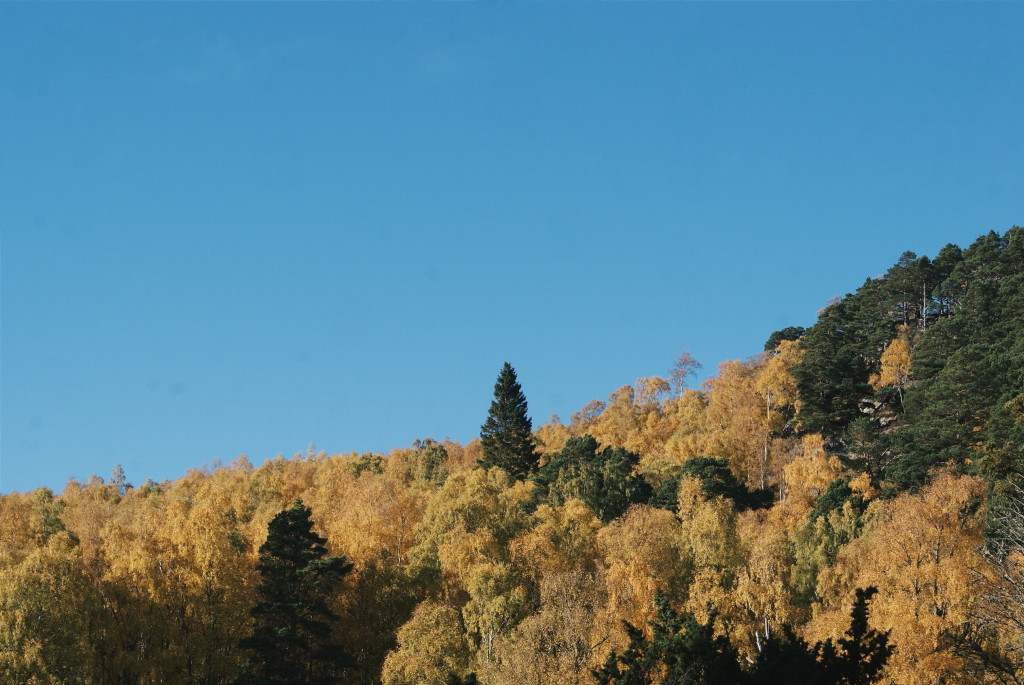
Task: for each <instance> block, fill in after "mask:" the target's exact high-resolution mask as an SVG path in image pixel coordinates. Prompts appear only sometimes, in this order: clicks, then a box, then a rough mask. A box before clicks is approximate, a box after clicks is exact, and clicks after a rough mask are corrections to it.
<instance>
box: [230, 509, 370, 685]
mask: <svg viewBox="0 0 1024 685" xmlns="http://www.w3.org/2000/svg"><path fill="white" fill-rule="evenodd" d="M310 514H311V510H310V508H309V507H307V506H305V505H303V504H302V500H296V501H295V504H294V505H292V507H290V508H289V509H285V510H284V511H282V512H281V513H279V514H278V515H277V516H275V517H274V519H273V520H272V521H271V522H270V525H269V526H268V534H267V541H266V542H264V543H263V545H262V546H261V547H260V560H259V563H258V564H256V570H257V571H258V572H259V574H260V584H259V588H258V593H259V598H260V599H259V601H258V602H257V603H256V606H255V607H253V609H252V611H251V612H250V613H251V614H252V617H253V619H254V620H255V624H256V625H255V627H254V629H253V632H252V635H250V636H249V637H246V638H243V639H242V640H241V641H239V643H238V644H239V647H241V648H242V649H245V650H249V651H250V652H251V656H250V658H249V659H248V661H246V663H245V666H244V667H243V672H242V675H241V676H240V677H239V679H238V681H237V683H238V685H257V684H259V685H328V684H329V683H338V682H341V677H340V673H341V671H342V669H344V668H345V667H346V666H349V665H351V660H350V657H349V656H348V655H347V654H346V653H345V652H344V651H343V650H342V648H341V647H340V646H339V645H338V644H337V643H336V642H334V641H333V639H332V637H331V623H332V622H334V621H335V620H336V619H337V616H335V614H334V613H333V612H332V611H331V610H330V608H329V607H328V606H327V598H328V597H329V596H330V593H331V591H332V589H333V588H334V586H335V585H336V583H337V581H339V580H340V579H341V578H342V577H343V576H344V575H345V574H347V573H348V572H349V571H351V570H352V564H350V563H349V562H348V561H347V560H346V559H345V557H331V556H327V548H326V547H325V546H324V543H326V542H327V540H326V539H325V538H322V537H320V536H319V535H317V534H316V533H314V532H313V521H312V519H311V518H310Z"/></svg>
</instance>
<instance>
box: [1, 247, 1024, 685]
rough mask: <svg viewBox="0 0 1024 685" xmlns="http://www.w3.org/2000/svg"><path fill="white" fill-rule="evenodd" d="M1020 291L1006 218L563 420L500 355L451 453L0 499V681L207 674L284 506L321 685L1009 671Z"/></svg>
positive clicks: (257, 580) (241, 651) (227, 644)
mask: <svg viewBox="0 0 1024 685" xmlns="http://www.w3.org/2000/svg"><path fill="white" fill-rule="evenodd" d="M1022 285H1024V229H1020V228H1013V229H1011V230H1010V231H1008V232H1007V233H1006V234H1005V235H997V234H995V233H990V234H988V235H986V236H982V237H981V238H979V239H978V240H977V241H976V242H975V243H974V244H973V245H971V246H970V247H969V248H967V249H965V250H960V249H959V248H957V247H955V246H952V245H950V246H947V247H946V248H944V249H943V250H942V251H941V252H940V253H939V255H937V256H936V257H935V259H934V260H930V259H929V258H927V257H921V258H918V257H917V256H916V255H913V254H911V253H905V254H904V255H903V256H902V257H901V258H900V259H899V261H898V262H897V264H896V265H894V266H893V267H892V269H890V270H889V271H888V272H887V273H886V274H884V275H883V276H881V277H878V278H874V279H869V280H868V281H867V282H865V284H864V285H863V286H862V287H861V288H860V289H858V290H857V291H856V292H855V293H852V294H849V295H847V296H846V297H844V298H841V299H839V300H837V301H836V302H834V303H832V304H830V305H829V306H828V307H826V308H825V309H824V310H822V312H821V313H820V315H819V319H818V322H817V323H816V324H815V325H814V326H813V327H811V328H810V329H808V330H806V331H805V330H803V329H799V328H790V329H784V330H782V331H778V332H776V333H775V334H773V335H772V336H771V337H770V338H769V340H768V343H767V344H766V345H765V351H764V353H763V354H758V355H756V356H754V357H751V358H750V359H747V360H744V361H732V362H726V363H724V364H722V365H721V366H720V367H719V369H718V373H717V375H715V376H714V377H713V378H711V379H710V380H708V381H707V382H706V383H704V384H703V385H702V386H701V387H699V388H690V387H687V381H688V379H689V376H690V375H691V374H692V372H693V371H694V370H695V368H696V366H697V363H696V361H695V360H693V359H692V358H691V357H690V356H689V355H688V354H685V353H684V355H683V356H681V357H680V359H679V361H678V362H677V364H676V366H675V367H674V368H673V370H672V372H671V373H670V374H669V377H668V378H658V377H654V378H643V379H639V380H638V381H637V382H636V383H635V384H633V385H629V386H624V387H622V388H620V389H619V390H617V391H615V392H614V393H613V394H612V395H611V396H610V397H609V398H608V400H606V401H603V402H600V401H595V402H592V403H590V404H588V405H587V406H585V407H583V408H582V409H581V410H580V411H579V412H577V413H576V414H574V415H573V416H572V417H571V420H570V421H568V423H563V422H561V421H559V420H558V419H557V417H552V419H551V420H550V421H548V422H547V423H545V424H544V425H543V426H541V427H540V428H538V429H537V430H533V427H532V425H531V424H530V423H529V419H528V418H527V406H526V398H525V395H524V394H523V392H522V388H521V387H520V385H519V383H518V379H517V378H516V376H515V372H514V371H513V370H512V368H511V367H510V366H508V365H506V367H505V368H504V369H503V370H502V372H501V374H500V375H499V378H498V383H497V384H496V386H495V402H494V403H493V404H492V406H491V409H490V412H489V413H488V415H487V421H486V423H485V424H484V427H483V430H482V434H481V440H474V441H472V442H470V443H469V444H467V445H460V444H458V443H454V442H450V441H446V442H443V443H438V442H435V441H433V440H424V441H417V442H416V443H415V444H414V445H413V446H411V447H410V448H407V449H398V450H394V451H392V453H391V454H388V455H379V454H363V455H356V454H350V455H327V454H323V453H315V452H313V451H312V450H311V451H310V452H308V453H307V454H303V455H297V456H296V457H295V458H293V459H281V458H278V459H274V460H269V461H267V462H265V463H264V464H263V465H262V466H261V467H259V468H254V467H253V466H252V465H251V464H250V463H249V462H248V461H247V460H245V459H244V458H240V459H239V460H237V461H235V462H234V463H232V464H230V465H228V466H226V467H220V468H216V469H209V470H197V471H193V472H191V473H189V474H188V475H187V476H185V477H184V478H181V479H178V480H176V481H172V482H164V483H159V484H155V483H150V482H147V483H146V484H144V485H141V486H138V487H133V486H131V485H129V484H128V483H126V482H125V481H124V477H123V475H122V474H120V473H119V472H118V473H115V475H114V476H113V477H112V478H110V479H106V480H104V479H101V478H93V479H91V480H90V481H89V482H87V483H80V482H76V481H72V482H70V483H69V484H68V485H67V487H66V488H65V489H64V490H63V492H61V493H59V494H55V493H52V492H50V491H48V490H46V489H40V490H37V491H35V492H31V493H21V494H18V493H15V494H10V495H5V496H3V497H0V681H2V682H11V683H83V684H84V683H90V684H91V683H96V684H103V685H107V684H110V685H114V684H118V685H120V684H125V683H204V684H211V685H212V684H227V683H233V682H236V680H237V679H238V678H239V677H240V676H242V675H243V673H244V672H245V669H246V668H251V664H252V663H253V653H254V651H253V644H255V643H253V642H252V639H253V637H254V635H257V634H258V632H259V630H260V629H261V628H260V627H261V625H264V624H262V623H261V621H263V620H264V619H265V616H266V611H264V613H263V616H264V618H261V614H260V613H259V611H257V612H256V613H255V614H254V612H253V610H254V607H258V606H261V602H262V603H265V602H267V601H268V600H267V597H266V596H265V594H266V592H267V590H266V589H265V587H266V583H267V579H266V577H265V573H264V572H263V571H261V568H264V567H266V564H268V563H270V562H268V561H267V560H266V559H265V558H263V555H261V547H262V548H263V549H264V553H263V554H265V553H266V552H265V550H266V545H267V542H268V526H269V525H270V524H271V522H272V521H274V520H275V517H277V516H278V515H279V514H280V513H282V512H284V511H289V510H293V509H294V507H295V503H296V500H298V499H301V500H302V502H303V503H304V504H305V505H306V506H308V507H309V508H310V511H311V516H312V521H313V523H314V527H315V530H316V532H317V534H318V535H320V536H322V537H323V538H324V539H326V543H325V545H326V547H325V553H327V552H329V554H330V555H334V557H344V559H345V560H347V562H346V563H351V564H352V567H351V570H348V568H347V566H346V567H345V569H346V572H345V573H344V577H343V578H342V577H339V582H338V583H336V588H335V589H332V590H330V592H328V593H326V594H325V596H324V597H323V598H322V599H323V601H324V606H323V609H324V611H325V612H324V613H321V614H318V615H319V616H321V617H327V618H324V621H325V622H326V623H329V624H332V635H331V638H330V644H332V645H333V644H336V645H339V646H340V647H339V650H343V652H344V654H345V656H347V657H348V658H349V659H350V661H348V662H347V663H342V661H341V660H340V659H339V660H338V661H337V667H338V668H339V669H341V668H342V667H343V670H339V671H338V673H339V674H342V675H341V676H340V677H341V678H342V681H341V682H348V683H385V684H388V685H398V684H402V683H409V684H412V683H442V684H444V683H460V682H461V683H470V682H479V683H485V684H491V683H493V684H495V685H497V684H504V683H538V684H546V683H597V682H601V683H634V682H635V683H648V682H649V683H656V682H692V683H702V682H708V683H712V682H737V683H739V682H751V683H752V682H772V681H771V677H773V676H771V675H770V674H771V673H783V672H784V673H789V674H793V673H803V674H806V679H805V681H806V682H817V683H822V684H824V683H853V682H864V683H868V682H878V683H899V684H900V685H917V684H920V685H926V684H927V685H931V684H933V683H941V682H949V683H953V682H956V683H1020V682H1024V655H1022V654H1021V653H1020V650H1019V645H1020V644H1021V643H1022V640H1024V594H1021V593H1020V592H1019V589H1020V588H1021V587H1024V582H1022V581H1024V532H1022V531H1024V508H1022V507H1021V502H1022V501H1024V496H1022V494H1021V493H1022V491H1021V490H1020V483H1019V480H1020V477H1021V471H1022V468H1024V451H1022V445H1024V442H1022V438H1024V434H1022V431H1024V377H1022V374H1024V363H1022V362H1024V328H1022V325H1024V321H1022V312H1024V308H1022V305H1024V290H1022ZM481 413H482V414H483V412H481ZM314 537H315V536H314ZM311 539H312V538H311ZM332 558H333V557H332ZM261 559H262V561H261ZM332 563H336V564H337V565H339V568H340V567H341V566H340V565H341V564H342V562H340V561H338V562H332ZM261 564H262V566H261ZM325 587H326V586H325ZM261 588H264V589H261ZM869 588H874V590H871V591H869V590H868V589H869ZM869 598H870V603H869V602H868V599H869ZM263 606H266V605H265V604H263ZM851 608H852V612H851ZM331 615H333V616H335V617H336V618H335V619H330V620H329V617H330V616H331ZM325 644H326V643H325ZM329 661H330V659H327V660H326V661H325V662H324V663H327V662H329ZM247 663H248V664H250V666H249V667H247V666H246V664H247ZM698 666H700V667H699V668H698ZM324 668H327V667H326V666H325V667H324ZM780 668H781V670H778V669H780ZM674 669H675V670H674ZM701 669H704V670H701ZM708 669H719V670H717V671H714V670H708ZM772 669H776V670H774V671H773V670H772ZM801 669H803V670H801ZM872 669H873V670H872ZM683 673H685V674H689V675H688V676H686V677H689V678H691V679H690V680H681V679H680V678H682V677H683V676H682V675H680V674H683ZM713 673H718V674H719V675H718V676H715V675H711V674H713ZM722 673H727V674H731V675H728V678H727V679H725V680H723V679H722V678H724V677H725V676H721V674H722ZM324 674H326V675H324ZM673 674H676V675H673ZM702 674H703V675H702ZM758 674H761V675H760V676H759V675H758ZM765 674H769V675H765ZM321 676H323V677H325V678H329V677H333V676H331V674H330V673H327V671H324V672H323V673H321ZM677 676H678V677H677ZM318 677H320V676H318ZM758 677H761V678H764V679H763V680H761V681H758V680H756V679H757V678H758ZM716 678H718V679H717V680H716ZM730 679H731V680H730ZM325 682H326V681H325ZM779 682H781V681H779Z"/></svg>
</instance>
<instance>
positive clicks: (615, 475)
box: [534, 435, 651, 523]
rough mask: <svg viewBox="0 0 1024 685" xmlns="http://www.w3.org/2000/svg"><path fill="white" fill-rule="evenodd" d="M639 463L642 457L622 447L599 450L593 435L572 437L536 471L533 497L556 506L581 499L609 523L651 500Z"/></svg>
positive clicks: (648, 487)
mask: <svg viewBox="0 0 1024 685" xmlns="http://www.w3.org/2000/svg"><path fill="white" fill-rule="evenodd" d="M639 463H640V456H639V455H637V454H635V453H633V452H630V451H629V450H626V449H623V448H621V447H616V448H612V447H605V448H604V449H603V450H600V451H598V444H597V440H595V439H594V438H593V437H591V436H590V435H584V436H582V437H579V438H570V439H569V441H568V442H567V443H566V444H565V448H564V449H563V450H562V451H561V452H559V453H558V454H556V455H555V456H553V457H552V458H551V460H550V461H549V462H548V463H547V464H545V465H544V467H543V468H542V469H540V470H539V471H538V472H537V475H536V476H535V477H534V482H535V483H536V488H535V490H534V497H535V498H536V499H538V500H540V501H544V502H547V503H548V504H550V505H551V506H554V507H557V506H560V505H562V504H564V503H565V502H567V501H569V500H570V499H574V498H575V499H579V500H582V501H583V502H585V503H586V504H587V506H589V507H590V508H591V509H593V510H594V513H596V514H597V516H598V517H599V518H600V519H601V520H602V521H604V522H605V523H608V522H609V521H612V520H613V519H616V518H618V517H619V516H621V515H622V514H624V513H625V511H626V509H628V508H629V507H630V505H632V504H639V503H641V502H646V501H647V500H648V498H649V497H650V494H651V492H650V486H649V485H648V484H647V482H646V481H644V479H643V478H642V477H641V476H640V475H639V474H638V473H637V472H636V470H637V466H638V465H639Z"/></svg>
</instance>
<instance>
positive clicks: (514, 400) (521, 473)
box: [479, 362, 538, 480]
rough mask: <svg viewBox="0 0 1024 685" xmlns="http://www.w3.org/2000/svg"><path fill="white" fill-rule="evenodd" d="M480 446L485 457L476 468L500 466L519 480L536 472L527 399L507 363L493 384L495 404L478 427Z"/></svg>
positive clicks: (536, 458) (535, 456) (535, 453)
mask: <svg viewBox="0 0 1024 685" xmlns="http://www.w3.org/2000/svg"><path fill="white" fill-rule="evenodd" d="M480 442H481V444H482V445H483V451H484V456H483V459H481V460H480V461H479V465H480V466H482V467H484V468H490V467H492V466H500V467H501V468H503V469H505V470H506V471H507V472H508V473H509V474H511V475H512V476H513V477H514V478H517V479H520V480H522V479H523V478H525V477H527V476H529V475H530V474H531V473H533V472H534V471H536V470H537V463H538V455H537V451H536V448H535V445H534V440H533V423H532V422H531V421H530V417H529V416H527V415H526V396H525V395H523V388H522V386H521V385H519V381H518V380H516V371H515V369H513V368H512V366H511V365H510V364H509V363H508V362H505V366H504V367H502V369H501V373H499V374H498V381H497V382H496V383H495V384H494V400H493V401H492V402H491V409H490V411H489V412H488V413H487V420H486V421H484V425H483V426H481V427H480Z"/></svg>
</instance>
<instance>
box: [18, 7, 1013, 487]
mask: <svg viewBox="0 0 1024 685" xmlns="http://www.w3.org/2000/svg"><path fill="white" fill-rule="evenodd" d="M1022 34H1024V3H1007V4H992V3H934V4H931V3H906V4H903V3H900V4H873V3H872V4H808V3H795V4H774V3H773V4H710V3H694V4H690V3H686V4H682V3H680V4H668V3H651V4H636V3H600V4H576V3H520V4H501V3H445V4H440V3H439V4H422V3H395V4H370V3H352V4H316V3H310V4H306V3H298V4H283V3H282V4H276V3H275V4H236V3H216V4H191V3H188V4H121V3H87V4H77V3H53V4H38V3H3V4H0V98H2V103H0V104H2V106H0V131H2V133H0V189H2V191H0V194H2V199H0V229H2V349H0V354H2V445H0V447H2V455H0V491H4V492H7V491H11V490H26V489H32V488H35V487H37V486H42V485H46V486H49V487H52V488H54V489H60V488H62V487H63V485H64V483H65V481H66V480H67V479H68V478H69V477H76V478H79V479H85V478H87V477H88V476H89V475H90V474H91V473H96V474H99V475H103V476H107V475H109V474H110V471H111V469H112V468H113V466H114V464H115V463H118V462H120V463H121V464H123V465H124V468H125V470H126V472H127V476H128V479H129V480H130V481H132V482H135V483H136V484H138V483H140V482H142V481H144V480H145V479H146V478H147V477H151V478H153V479H154V480H161V479H164V478H174V477H177V476H180V475H182V474H183V473H184V472H185V471H186V470H187V469H188V468H189V467H192V466H200V465H202V464H204V463H210V462H212V461H213V460H214V459H218V458H219V459H221V460H224V461H229V460H231V459H233V458H234V457H236V456H238V455H239V454H246V455H248V456H249V458H250V459H251V460H252V461H253V462H254V463H257V464H258V463H261V462H262V461H263V460H264V459H266V458H271V457H274V456H276V455H277V454H284V455H286V456H290V455H292V454H294V453H296V452H299V451H304V450H305V449H306V448H307V446H309V445H310V444H311V443H312V444H315V445H316V447H317V448H318V449H323V450H326V451H328V452H347V451H350V450H357V451H360V452H362V451H367V450H373V451H388V450H390V449H391V448H392V447H395V446H406V445H408V444H409V443H411V442H412V440H413V439H415V438H418V437H428V436H431V437H434V438H438V439H442V438H444V437H446V436H448V437H451V438H452V439H455V440H460V441H463V442H465V441H468V440H469V439H470V438H472V437H474V436H475V435H476V434H477V433H478V432H479V427H480V424H481V423H482V422H483V420H484V418H485V416H486V412H487V407H488V403H489V402H490V398H491V394H492V388H493V384H494V380H495V377H496V375H497V373H498V371H499V369H500V368H501V365H502V363H503V362H504V361H506V360H507V361H509V362H510V363H512V365H513V366H514V367H515V368H516V369H517V371H518V373H519V378H520V381H521V382H522V384H523V388H524V390H525V392H526V395H527V398H528V400H529V404H530V410H531V414H532V416H533V418H534V422H535V425H539V424H540V423H542V422H543V421H545V420H546V419H547V418H548V417H549V416H550V415H551V414H552V413H558V414H559V415H560V416H562V418H563V419H564V420H568V417H569V415H570V414H571V413H572V412H573V411H575V410H577V409H579V407H581V406H582V405H583V404H585V403H586V402H587V401H589V400H591V399H595V398H600V399H603V398H605V397H607V396H608V395H609V394H610V393H611V392H612V391H614V390H615V389H616V388H617V387H619V386H621V385H623V384H625V383H630V382H632V381H634V380H635V379H636V378H637V377H640V376H648V375H652V374H665V373H666V372H667V370H668V369H669V367H670V366H671V364H672V362H673V360H674V359H675V357H676V356H677V355H678V354H679V353H680V352H681V351H682V350H683V349H689V350H691V351H692V353H693V354H694V355H695V356H696V357H697V358H698V359H699V360H701V361H702V362H703V363H704V365H705V371H713V370H714V368H715V366H716V365H717V364H718V363H719V362H721V361H724V360H726V359H735V358H743V357H747V356H749V355H752V354H755V353H757V352H759V351H760V350H761V348H762V345H763V343H764V340H765V339H766V338H767V337H768V335H769V334H770V333H771V332H772V331H773V330H776V329H778V328H782V327H784V326H788V325H805V326H806V325H810V324H811V323H813V321H814V318H815V312H816V311H817V310H818V309H819V308H820V307H821V306H822V305H823V304H824V303H825V302H826V300H828V298H830V297H831V296H833V295H837V294H842V293H846V292H849V291H852V290H854V289H856V288H857V287H858V286H859V285H860V284H861V283H862V282H863V280H864V279H865V278H866V277H867V276H871V275H875V274H878V273H880V272H883V271H884V270H885V269H886V268H888V267H889V266H890V265H891V264H892V263H893V262H894V261H895V260H896V259H897V258H898V256H899V255H900V253H901V252H902V251H903V250H914V251H916V252H918V253H919V254H928V255H934V254H935V253H936V252H937V251H938V250H939V249H940V248H941V247H942V246H943V245H944V244H945V243H947V242H955V243H958V244H961V245H963V246H966V245H967V244H969V243H970V242H971V241H972V240H973V239H974V238H975V237H976V236H977V235H979V234H980V233H983V232H986V231H988V230H996V231H1000V232H1002V231H1005V230H1006V229H1008V228H1009V227H1010V226H1012V225H1013V224H1022V223H1024V43H1022V41H1021V35H1022Z"/></svg>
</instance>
